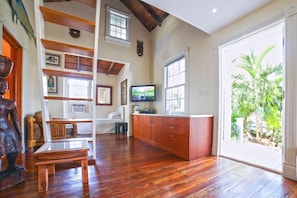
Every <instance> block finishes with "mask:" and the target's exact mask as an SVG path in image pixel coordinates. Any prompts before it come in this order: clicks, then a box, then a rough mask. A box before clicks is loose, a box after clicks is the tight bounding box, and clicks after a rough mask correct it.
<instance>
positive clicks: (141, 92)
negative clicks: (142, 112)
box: [131, 85, 156, 102]
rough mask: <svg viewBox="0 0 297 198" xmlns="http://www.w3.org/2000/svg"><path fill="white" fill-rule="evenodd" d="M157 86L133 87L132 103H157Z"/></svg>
mask: <svg viewBox="0 0 297 198" xmlns="http://www.w3.org/2000/svg"><path fill="white" fill-rule="evenodd" d="M155 100H156V85H137V86H131V101H132V102H142V101H155Z"/></svg>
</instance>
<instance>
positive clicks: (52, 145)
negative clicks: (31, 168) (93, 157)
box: [35, 140, 89, 153]
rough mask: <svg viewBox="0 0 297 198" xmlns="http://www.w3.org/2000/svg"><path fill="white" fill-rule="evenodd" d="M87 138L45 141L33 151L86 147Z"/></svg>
mask: <svg viewBox="0 0 297 198" xmlns="http://www.w3.org/2000/svg"><path fill="white" fill-rule="evenodd" d="M88 148H89V147H88V142H87V140H65V141H63V140H59V141H52V142H47V143H45V144H44V145H42V146H41V147H40V148H39V149H38V150H37V151H36V152H35V153H42V152H51V151H65V150H79V149H88Z"/></svg>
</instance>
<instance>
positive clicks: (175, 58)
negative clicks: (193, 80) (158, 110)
mask: <svg viewBox="0 0 297 198" xmlns="http://www.w3.org/2000/svg"><path fill="white" fill-rule="evenodd" d="M182 57H185V63H186V65H185V69H186V70H185V107H184V108H185V111H184V112H174V114H181V115H186V114H188V112H189V105H188V104H189V86H188V85H189V83H188V82H189V77H188V76H189V50H188V49H187V50H185V51H183V52H181V53H178V54H177V55H176V56H174V57H171V58H169V59H167V60H166V61H165V62H164V64H163V65H164V69H165V67H166V66H167V65H169V64H170V63H172V62H174V61H176V60H178V59H180V58H182ZM164 69H163V72H164ZM165 75H166V74H165V72H164V73H163V77H164V79H163V83H164V86H163V105H162V106H163V112H165V113H170V112H166V92H165V90H166V87H165V78H167V76H165Z"/></svg>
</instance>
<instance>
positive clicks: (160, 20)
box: [140, 1, 162, 26]
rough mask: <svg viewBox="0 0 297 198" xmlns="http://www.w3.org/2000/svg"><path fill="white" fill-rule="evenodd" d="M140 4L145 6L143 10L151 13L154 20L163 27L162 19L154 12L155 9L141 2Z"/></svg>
mask: <svg viewBox="0 0 297 198" xmlns="http://www.w3.org/2000/svg"><path fill="white" fill-rule="evenodd" d="M140 4H141V5H142V6H143V8H144V9H145V10H146V11H147V12H148V13H150V15H151V17H152V19H153V20H154V21H155V22H156V23H157V24H158V25H159V26H161V23H162V19H161V18H160V17H159V16H158V15H157V14H156V12H155V11H154V9H152V7H151V6H149V5H148V4H146V3H144V2H142V1H140Z"/></svg>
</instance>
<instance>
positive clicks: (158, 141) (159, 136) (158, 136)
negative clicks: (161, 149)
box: [151, 116, 164, 146]
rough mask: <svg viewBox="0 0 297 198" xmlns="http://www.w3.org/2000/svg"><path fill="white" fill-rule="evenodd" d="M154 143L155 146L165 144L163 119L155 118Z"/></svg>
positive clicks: (153, 123) (153, 124)
mask: <svg viewBox="0 0 297 198" xmlns="http://www.w3.org/2000/svg"><path fill="white" fill-rule="evenodd" d="M151 130H152V142H153V144H154V145H156V146H159V145H162V142H163V139H164V138H163V135H164V133H163V130H162V118H161V117H158V116H155V117H154V118H153V120H152V129H151Z"/></svg>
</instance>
